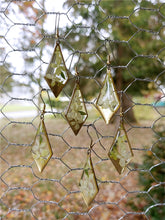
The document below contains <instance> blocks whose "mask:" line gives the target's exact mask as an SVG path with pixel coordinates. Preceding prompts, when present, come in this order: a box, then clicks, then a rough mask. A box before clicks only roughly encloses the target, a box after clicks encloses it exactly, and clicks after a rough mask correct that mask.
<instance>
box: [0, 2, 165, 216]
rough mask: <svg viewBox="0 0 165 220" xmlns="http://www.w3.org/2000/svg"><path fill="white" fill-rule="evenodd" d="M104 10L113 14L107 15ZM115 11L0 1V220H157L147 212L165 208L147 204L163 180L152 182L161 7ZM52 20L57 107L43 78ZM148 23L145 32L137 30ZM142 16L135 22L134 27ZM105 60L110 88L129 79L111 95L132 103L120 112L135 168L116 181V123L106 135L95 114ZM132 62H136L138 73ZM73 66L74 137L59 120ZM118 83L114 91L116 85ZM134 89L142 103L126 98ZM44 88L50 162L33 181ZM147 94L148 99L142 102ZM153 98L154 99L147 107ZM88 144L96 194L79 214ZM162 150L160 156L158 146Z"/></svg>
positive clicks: (164, 32)
mask: <svg viewBox="0 0 165 220" xmlns="http://www.w3.org/2000/svg"><path fill="white" fill-rule="evenodd" d="M107 2H108V4H109V5H110V7H116V9H118V10H116V11H114V12H113V10H109V13H108V10H106V9H107V8H106V6H107V4H106V3H107ZM115 2H116V3H115ZM115 2H114V1H104V0H98V1H97V0H95V1H94V0H93V1H92V0H88V1H85V0H75V1H65V7H60V6H59V4H60V3H59V1H50V0H36V1H12V0H10V1H3V0H1V2H0V20H1V31H0V48H1V51H0V77H1V79H0V81H1V85H0V90H1V101H0V120H1V123H0V140H1V142H0V152H1V154H0V161H1V169H0V171H1V175H0V182H1V187H0V219H46V218H47V219H160V218H159V217H158V215H156V214H155V216H154V217H152V216H151V210H153V209H156V210H157V212H159V211H160V210H163V207H164V203H163V200H161V199H160V200H159V199H158V198H157V197H154V196H153V194H152V192H153V191H154V190H155V191H156V190H157V192H158V193H160V192H159V189H163V187H164V182H163V181H162V176H163V171H161V173H160V176H161V177H160V178H158V177H157V176H156V175H155V173H157V172H159V170H160V167H163V169H164V161H163V158H162V157H161V153H160V152H159V153H158V152H157V151H155V148H156V146H157V144H158V143H160V142H162V143H163V140H164V137H163V136H162V135H160V132H163V128H164V113H165V111H164V107H161V106H160V105H163V98H164V92H163V91H164V90H163V89H164V87H163V77H164V52H163V50H164V47H165V13H164V11H165V4H163V3H162V2H161V1H159V2H156V1H135V0H132V1H131V0H130V1H115ZM143 2H144V3H145V4H144V6H142V3H143ZM63 3H64V2H63V1H61V4H63ZM115 4H116V5H115ZM128 8H129V9H128ZM121 9H122V12H121ZM78 11H80V12H81V13H80V14H78ZM96 12H97V13H100V17H98V16H97V15H98V14H97V13H96ZM110 12H111V13H110ZM57 14H58V15H59V16H60V23H59V35H60V40H61V45H62V51H63V54H64V59H65V62H66V65H67V68H68V69H69V74H70V78H71V80H69V83H68V84H69V85H68V86H66V87H65V88H64V90H63V93H62V95H61V97H60V98H58V99H55V98H54V97H53V95H52V93H51V90H50V89H48V86H47V84H46V83H45V81H44V78H43V77H44V74H45V71H46V68H47V66H48V63H49V61H50V57H51V54H52V52H53V44H54V42H55V33H54V30H55V21H56V15H57ZM146 14H149V18H151V21H152V22H151V21H150V20H148V21H146V20H143V19H144V18H145V17H143V16H144V15H146ZM90 16H91V17H90ZM93 16H95V18H94V19H92V18H93ZM139 16H140V21H141V22H139V23H138V22H137V23H136V21H137V20H136V19H137V18H138V17H139ZM150 22H151V23H150ZM124 23H129V28H130V29H131V28H132V30H129V32H128V33H124V32H125V28H126V26H124ZM106 25H107V26H106ZM105 26H106V27H108V29H106V28H105ZM117 26H118V29H117ZM154 27H156V28H154ZM115 28H116V31H121V32H120V38H117V37H115V35H114V33H115ZM107 30H108V31H107ZM112 30H114V32H113V33H112ZM126 31H127V29H126ZM140 34H142V35H144V36H140ZM145 34H148V35H150V36H151V38H150V40H151V42H149V41H148V40H145ZM81 35H82V36H83V37H82V38H81V37H80V36H81ZM116 36H117V35H116ZM143 39H144V43H142V44H141V41H142V40H143ZM147 39H148V38H147ZM152 41H153V44H151V45H152V47H151V48H150V50H148V51H146V45H145V43H146V44H150V43H152ZM155 42H156V43H155ZM157 42H158V44H157ZM160 42H161V44H159V43H160ZM84 45H86V46H84ZM120 45H125V46H124V52H123V53H121V57H120V53H119V58H116V57H118V55H117V52H116V51H117V49H116V48H121V47H120ZM163 45H164V46H163ZM136 46H137V47H136ZM157 47H158V49H155V48H157ZM139 48H140V49H139ZM119 50H120V49H119ZM128 51H129V54H130V55H129V56H127V55H126V54H127V53H128ZM150 51H151V52H150ZM106 54H111V58H112V63H111V71H112V74H113V75H114V78H115V75H116V73H117V71H118V70H121V75H122V77H124V76H126V77H125V82H126V80H127V78H128V79H129V80H127V83H123V86H122V88H121V87H120V85H118V87H119V89H118V91H119V93H120V92H121V89H122V92H123V94H124V95H125V97H126V99H125V101H124V102H128V103H129V104H128V103H127V104H128V105H126V107H125V108H124V121H125V126H126V130H127V134H128V136H129V139H130V142H131V146H132V150H133V153H134V158H133V160H132V161H131V163H130V164H129V165H128V166H127V169H126V171H125V172H124V173H123V174H122V175H119V174H117V172H116V170H115V168H114V166H113V164H112V163H111V162H110V160H109V158H108V156H107V151H108V150H109V148H110V146H111V143H112V141H113V138H114V134H115V131H116V129H117V126H118V119H119V114H118V113H116V115H115V116H114V120H113V121H112V122H111V123H110V124H109V125H105V123H104V122H103V119H102V118H101V117H100V115H99V113H98V112H97V111H96V109H95V107H94V103H95V101H96V98H97V96H98V92H99V90H100V89H101V80H103V78H104V77H105V72H106V60H105V59H106ZM123 58H125V59H124V60H122V59H123ZM137 59H140V62H139V65H138V64H137V63H136V60H137ZM98 60H99V64H98V63H97V62H98ZM148 61H149V62H148ZM96 63H97V67H95V64H96ZM153 63H154V64H155V66H156V67H157V69H154V74H155V75H154V77H150V75H147V74H146V72H145V68H144V69H143V67H145V66H146V68H147V67H148V66H149V65H151V64H153ZM75 65H77V67H78V70H79V71H80V82H82V84H81V86H82V93H83V95H84V97H85V104H86V105H87V109H88V114H89V117H88V120H87V121H86V123H85V124H84V125H83V127H82V129H81V131H80V133H79V134H78V135H77V136H75V135H74V134H73V132H72V131H71V129H70V128H69V125H68V124H67V122H66V119H65V117H64V115H63V112H64V110H65V109H66V107H67V106H68V101H69V100H70V97H71V91H72V86H73V84H74V80H73V79H74V76H75V75H74V72H75V70H74V67H75ZM90 66H91V67H90ZM134 66H136V68H134ZM155 66H154V67H155ZM154 67H152V68H154ZM159 67H160V68H159ZM138 68H139V69H140V71H141V72H140V73H139V72H138V70H139V69H138ZM95 69H97V70H95ZM86 71H88V72H87V73H85V72H86ZM149 71H152V69H149ZM135 72H136V73H137V74H135ZM143 72H144V74H143ZM119 73H120V71H119ZM118 75H119V77H117V78H116V81H115V82H116V84H120V83H119V81H120V80H121V79H120V76H121V75H120V74H118ZM137 85H138V86H137ZM138 87H139V88H141V91H142V93H140V92H139V94H135V95H133V96H132V97H135V98H132V99H131V98H130V95H129V94H130V91H131V92H132V91H134V92H136V90H137V91H140V90H138ZM43 88H46V92H45V93H44V101H45V103H46V114H45V124H46V128H47V132H48V136H49V138H50V142H51V146H52V150H53V156H52V158H51V160H50V161H49V163H48V164H47V166H46V168H45V170H44V171H43V172H42V173H39V172H38V170H37V168H36V164H35V162H34V161H33V158H32V155H31V146H32V144H33V141H34V136H35V133H36V130H37V125H38V122H39V114H40V111H41V110H42V102H41V100H40V98H39V97H40V92H41V90H42V89H43ZM146 88H147V89H148V91H150V93H147V92H145V91H147V89H146ZM155 91H157V92H155ZM141 94H143V95H141ZM148 94H151V95H150V96H149V95H148ZM155 94H156V95H157V96H158V97H156V98H157V99H155V100H154V99H153V96H154V95H155ZM139 97H140V98H139ZM132 110H133V111H134V114H136V117H139V118H140V119H139V120H138V121H136V122H130V121H129V117H128V118H127V117H125V115H126V114H127V113H129V112H131V111H132ZM155 135H156V137H155ZM91 139H92V141H93V143H94V147H93V149H92V161H93V164H94V170H95V172H96V177H97V181H98V185H99V189H100V190H99V193H98V195H97V196H96V198H95V200H94V202H93V203H92V204H91V205H90V207H86V205H85V204H84V201H83V198H82V195H81V192H80V189H79V181H80V177H81V173H82V170H83V166H84V163H85V160H86V152H87V149H88V147H89V145H90V142H91ZM159 150H160V151H161V150H162V151H163V145H162V148H160V149H159ZM144 155H148V160H149V157H151V158H152V159H151V161H154V163H148V162H147V160H146V161H145V162H143V161H144V160H143V157H144ZM153 171H155V172H153ZM140 174H143V175H144V176H143V177H142V178H144V180H146V184H147V180H148V181H151V184H150V186H149V187H148V188H147V189H144V187H143V186H142V185H141V184H140V182H139V175H140ZM161 192H162V191H161ZM158 210H159V211H158Z"/></svg>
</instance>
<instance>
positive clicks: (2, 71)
mask: <svg viewBox="0 0 165 220" xmlns="http://www.w3.org/2000/svg"><path fill="white" fill-rule="evenodd" d="M13 83H14V80H13V79H12V75H11V73H10V72H9V71H8V69H7V68H5V66H1V65H0V87H3V90H2V89H1V90H0V95H2V94H3V93H5V92H6V91H11V90H12V85H13Z"/></svg>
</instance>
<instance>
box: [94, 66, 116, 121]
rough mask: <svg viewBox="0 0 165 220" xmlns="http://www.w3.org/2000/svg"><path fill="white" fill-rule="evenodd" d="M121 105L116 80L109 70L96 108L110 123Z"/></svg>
mask: <svg viewBox="0 0 165 220" xmlns="http://www.w3.org/2000/svg"><path fill="white" fill-rule="evenodd" d="M119 107H120V101H119V98H118V95H117V93H116V90H115V86H114V82H113V79H112V76H111V73H110V70H107V75H106V78H105V80H104V83H103V87H102V89H101V91H100V94H99V97H98V99H97V101H96V108H97V109H98V110H99V112H100V113H101V115H102V117H103V119H104V120H105V123H106V124H109V122H110V119H111V118H112V116H113V115H114V114H115V113H116V112H117V110H118V109H119Z"/></svg>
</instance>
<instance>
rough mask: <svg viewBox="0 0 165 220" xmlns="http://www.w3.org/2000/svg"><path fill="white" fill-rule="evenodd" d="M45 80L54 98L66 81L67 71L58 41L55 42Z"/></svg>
mask: <svg viewBox="0 0 165 220" xmlns="http://www.w3.org/2000/svg"><path fill="white" fill-rule="evenodd" d="M44 78H45V80H46V81H47V83H48V85H49V87H50V89H51V90H52V92H53V94H54V95H55V97H57V96H58V95H59V94H60V92H61V90H62V89H63V88H64V86H65V85H66V83H67V81H68V78H69V76H68V70H67V68H66V65H65V61H64V58H63V55H62V51H61V47H60V44H59V41H57V42H56V46H55V48H54V52H53V56H52V58H51V61H50V63H49V66H48V69H47V71H46V75H45V77H44Z"/></svg>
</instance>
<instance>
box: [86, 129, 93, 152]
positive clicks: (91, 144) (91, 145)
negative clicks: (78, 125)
mask: <svg viewBox="0 0 165 220" xmlns="http://www.w3.org/2000/svg"><path fill="white" fill-rule="evenodd" d="M90 126H91V125H89V126H88V127H87V134H88V136H89V138H90V140H91V143H90V146H89V148H88V151H87V153H88V154H90V153H91V150H92V148H93V146H94V144H93V139H92V137H91V135H90V133H89V127H90Z"/></svg>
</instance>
